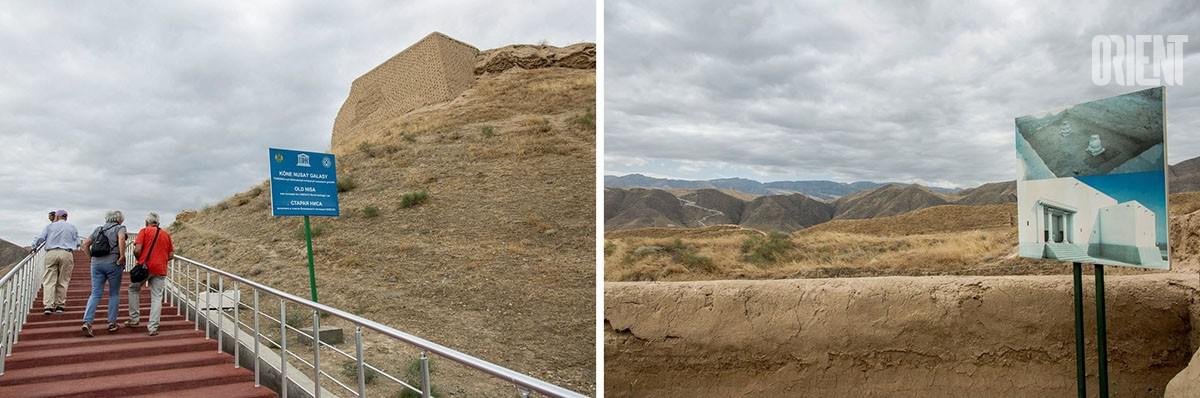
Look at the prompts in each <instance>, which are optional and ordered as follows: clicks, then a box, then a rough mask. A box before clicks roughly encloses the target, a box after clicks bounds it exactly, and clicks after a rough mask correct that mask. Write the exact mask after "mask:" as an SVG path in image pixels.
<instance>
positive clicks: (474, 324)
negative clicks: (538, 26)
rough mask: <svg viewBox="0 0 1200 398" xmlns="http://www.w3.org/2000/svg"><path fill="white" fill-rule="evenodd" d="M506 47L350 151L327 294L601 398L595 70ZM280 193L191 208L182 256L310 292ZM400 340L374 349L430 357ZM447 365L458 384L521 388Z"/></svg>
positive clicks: (324, 221)
mask: <svg viewBox="0 0 1200 398" xmlns="http://www.w3.org/2000/svg"><path fill="white" fill-rule="evenodd" d="M521 48H523V47H521ZM571 48H584V49H588V48H590V49H591V51H592V53H593V54H594V48H595V47H594V45H592V44H582V45H577V46H572V47H571ZM550 52H552V53H554V51H550ZM503 53H505V51H503V50H502V49H500V50H494V51H487V52H484V53H481V57H480V59H479V62H478V63H477V65H481V66H482V67H483V69H484V70H483V71H482V72H483V73H480V74H478V75H476V76H475V77H474V82H473V83H472V85H471V87H470V88H468V89H466V90H465V91H464V92H463V93H462V94H461V95H459V96H457V97H456V98H454V99H453V100H450V101H449V102H443V103H437V104H433V105H427V106H423V107H420V108H417V109H415V110H413V111H411V112H408V113H404V114H402V115H400V116H397V117H394V118H391V119H387V120H383V121H381V122H378V123H363V124H359V125H356V126H355V127H354V128H359V129H364V130H363V131H347V132H346V133H345V136H346V137H353V139H354V140H355V141H354V142H341V143H337V145H335V146H336V148H338V149H337V150H336V151H335V153H337V154H338V155H339V158H338V165H339V169H338V172H339V176H338V178H339V183H341V184H344V185H345V186H344V187H343V188H345V192H342V193H341V194H340V202H341V203H340V204H341V211H342V215H341V216H340V217H338V218H336V219H335V218H319V219H314V220H315V227H316V228H317V229H318V230H319V233H318V234H317V236H316V238H315V239H314V246H315V249H316V263H317V266H316V268H317V282H318V285H319V287H320V291H321V301H322V302H325V303H328V304H331V305H333V306H336V307H340V308H344V309H347V310H350V311H351V312H356V313H358V314H361V315H364V316H366V317H368V318H371V319H375V320H378V321H381V322H383V323H386V324H388V325H390V326H392V327H395V328H397V329H399V330H403V331H406V332H409V333H413V334H415V335H418V336H421V337H424V338H428V339H430V340H432V341H435V342H438V343H441V344H443V345H446V346H449V347H452V348H455V349H458V350H460V351H463V352H466V353H469V354H472V355H475V356H478V357H481V358H483V359H486V360H489V361H492V362H495V363H497V364H500V365H502V366H506V367H509V368H512V369H514V370H517V371H520V372H525V373H528V374H530V375H532V376H534V377H538V378H541V379H544V380H547V381H549V382H552V383H556V384H559V385H562V386H564V387H567V388H569V389H572V390H575V391H578V392H581V393H584V394H594V390H595V373H594V367H595V346H594V340H595V338H594V336H595V326H594V325H595V317H594V315H593V314H594V313H595V299H594V297H595V296H594V291H595V290H594V281H595V272H594V266H595V262H594V259H595V257H594V250H595V230H594V223H595V211H594V209H595V197H594V196H595V195H594V194H593V192H594V187H595V177H594V175H595V149H594V148H595V135H596V130H595V103H596V98H595V91H596V85H595V70H594V69H588V68H582V69H581V68H574V67H572V68H563V67H556V65H559V64H562V63H563V62H568V61H564V60H558V61H555V62H550V63H549V64H537V63H536V62H535V63H534V64H529V63H518V64H517V65H515V66H513V67H506V68H502V69H496V68H492V67H489V66H486V65H489V64H494V63H495V62H496V61H494V60H495V59H497V58H500V57H502V55H501V54H503ZM485 55H486V56H485ZM488 56H490V57H491V58H487V57H488ZM517 58H522V57H517ZM570 58H571V59H572V60H571V61H569V63H570V64H571V66H579V65H580V64H579V62H584V64H585V65H584V66H586V62H585V61H579V60H578V59H576V58H575V57H570ZM489 59H491V60H492V61H489ZM590 65H593V67H594V58H592V63H591V64H590ZM526 67H528V68H530V69H526ZM419 192H424V193H425V194H426V195H427V197H426V199H425V200H424V202H420V201H415V202H417V203H416V204H413V203H407V202H412V201H414V200H413V199H414V198H417V197H418V196H419V195H416V193H419ZM406 195H408V200H406V199H405V196H406ZM269 202H270V195H269V190H268V186H267V184H266V183H265V182H264V184H263V185H261V186H257V187H252V188H251V189H249V190H248V191H246V192H244V193H241V194H238V195H235V196H233V197H231V198H229V199H227V200H225V201H223V202H220V203H218V204H216V205H213V206H210V207H208V208H206V209H203V210H200V211H196V212H189V213H184V214H181V215H180V216H179V217H178V220H179V222H178V223H177V224H176V225H174V226H172V228H171V230H172V231H173V232H174V233H175V236H176V242H177V243H176V245H177V247H178V248H179V252H180V253H182V254H184V255H186V256H190V257H193V258H196V259H198V260H202V261H204V262H207V263H209V264H213V265H216V266H219V267H222V268H224V269H227V270H229V271H232V272H234V273H237V274H241V275H245V276H248V277H251V278H253V279H256V280H258V281H261V282H264V283H266V284H268V285H271V286H275V287H278V288H282V289H284V290H286V291H289V292H291V293H294V294H298V295H301V296H307V292H308V287H307V266H306V260H305V254H304V253H305V250H304V241H303V235H302V232H301V231H302V229H301V228H302V227H301V225H302V222H301V219H300V218H273V217H271V216H270V210H269ZM401 347H402V346H400V345H396V346H388V345H381V346H373V347H372V348H371V352H373V353H375V354H372V355H375V356H376V358H377V359H379V360H380V363H381V364H384V365H386V366H385V368H386V369H387V370H390V371H393V372H394V373H393V374H397V375H401V376H402V375H404V374H405V371H406V368H407V366H408V364H409V360H410V359H411V358H413V355H415V352H414V351H411V350H405V349H403V348H401ZM350 349H351V350H352V349H353V347H350ZM389 353H390V354H389ZM442 362H443V364H442V368H441V369H442V370H440V371H439V370H438V368H435V376H434V378H435V381H436V382H437V383H438V387H439V389H440V390H441V391H443V392H444V393H447V394H449V395H453V396H511V394H512V392H513V387H512V386H511V385H507V384H504V383H501V382H494V381H490V379H489V378H487V377H485V376H482V375H481V374H480V373H474V372H469V371H466V370H464V369H460V368H458V367H456V366H451V364H450V363H449V362H448V361H442ZM338 365H340V364H338ZM438 373H441V375H438ZM389 394H390V393H389Z"/></svg>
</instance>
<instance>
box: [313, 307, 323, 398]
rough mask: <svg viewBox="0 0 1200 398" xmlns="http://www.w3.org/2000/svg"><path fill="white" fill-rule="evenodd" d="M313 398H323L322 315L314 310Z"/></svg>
mask: <svg viewBox="0 0 1200 398" xmlns="http://www.w3.org/2000/svg"><path fill="white" fill-rule="evenodd" d="M313 398H321V313H320V312H317V310H316V309H314V310H313Z"/></svg>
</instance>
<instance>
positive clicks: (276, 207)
mask: <svg viewBox="0 0 1200 398" xmlns="http://www.w3.org/2000/svg"><path fill="white" fill-rule="evenodd" d="M268 152H269V154H270V164H271V215H273V216H276V217H286V216H303V217H304V241H305V245H306V246H307V248H308V286H309V290H310V291H311V293H312V301H313V302H316V301H317V270H316V263H315V261H314V260H313V244H312V224H311V222H310V221H309V216H324V217H337V216H338V213H339V208H338V196H337V159H336V158H335V156H334V155H333V154H328V153H321V152H303V151H293V150H288V149H278V148H269V149H268Z"/></svg>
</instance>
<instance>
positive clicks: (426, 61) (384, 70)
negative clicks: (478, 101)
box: [332, 32, 479, 152]
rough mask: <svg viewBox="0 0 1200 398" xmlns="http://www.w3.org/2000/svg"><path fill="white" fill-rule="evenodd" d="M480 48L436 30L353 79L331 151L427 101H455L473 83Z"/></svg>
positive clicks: (426, 103) (351, 142)
mask: <svg viewBox="0 0 1200 398" xmlns="http://www.w3.org/2000/svg"><path fill="white" fill-rule="evenodd" d="M477 55H479V50H478V49H476V48H475V47H472V46H471V45H469V44H466V43H463V42H461V41H458V40H454V39H452V38H450V37H449V36H446V35H444V34H441V33H438V32H434V33H430V34H429V35H428V36H425V38H423V39H421V41H418V42H417V43H416V44H413V45H412V46H410V47H408V48H406V49H404V51H401V52H400V53H399V54H396V56H394V57H392V58H391V59H389V60H387V61H385V62H384V63H382V64H380V65H379V66H376V67H375V69H371V71H369V72H367V73H366V74H364V75H362V76H360V77H359V78H358V79H355V80H354V83H353V84H352V85H351V86H350V96H349V97H348V98H346V102H345V103H344V104H342V108H341V110H339V111H338V114H337V119H335V120H334V122H333V143H332V144H333V150H334V152H340V151H339V149H341V150H348V149H349V147H348V146H349V145H352V144H356V143H357V142H359V141H361V140H362V138H363V137H362V136H365V135H366V134H367V132H368V131H370V130H371V129H363V128H357V127H361V126H369V125H370V124H372V123H377V122H380V121H384V120H388V119H391V118H394V117H396V116H399V115H403V114H405V113H408V112H409V111H411V110H413V109H417V108H420V107H422V106H425V105H429V104H435V103H439V102H445V101H449V100H451V99H454V98H455V97H457V96H458V95H459V94H461V93H462V92H463V91H464V90H466V89H467V88H469V87H470V86H471V84H473V83H474V81H475V73H474V68H475V57H476V56H477Z"/></svg>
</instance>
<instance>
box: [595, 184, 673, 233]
mask: <svg viewBox="0 0 1200 398" xmlns="http://www.w3.org/2000/svg"><path fill="white" fill-rule="evenodd" d="M690 225H691V223H689V222H688V220H687V217H686V216H685V215H684V211H683V205H682V204H680V202H679V198H677V197H675V195H671V194H670V193H668V192H667V191H663V190H661V189H642V188H634V189H629V190H625V189H605V190H604V228H605V229H629V228H646V227H686V226H690Z"/></svg>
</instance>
